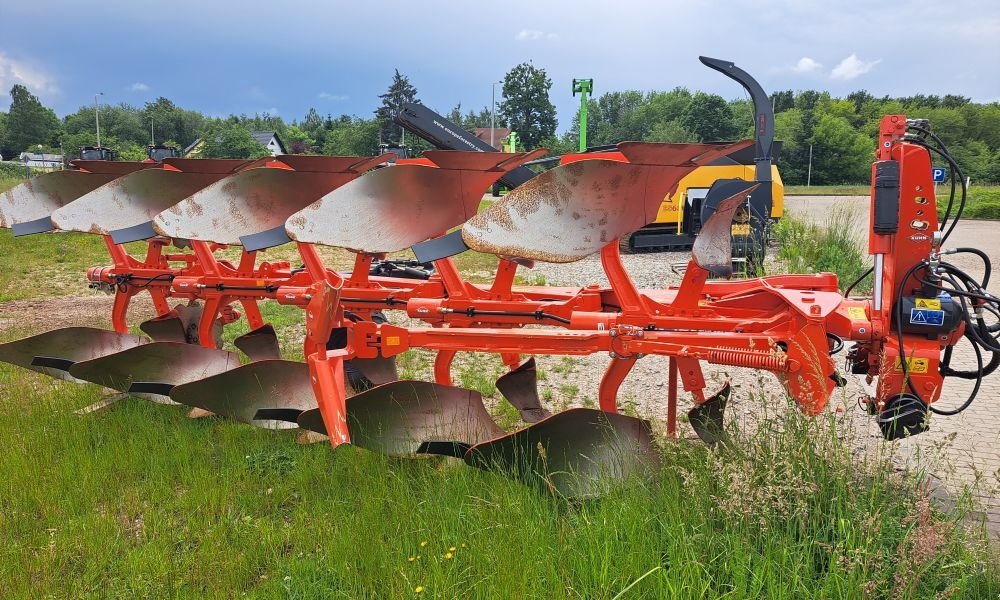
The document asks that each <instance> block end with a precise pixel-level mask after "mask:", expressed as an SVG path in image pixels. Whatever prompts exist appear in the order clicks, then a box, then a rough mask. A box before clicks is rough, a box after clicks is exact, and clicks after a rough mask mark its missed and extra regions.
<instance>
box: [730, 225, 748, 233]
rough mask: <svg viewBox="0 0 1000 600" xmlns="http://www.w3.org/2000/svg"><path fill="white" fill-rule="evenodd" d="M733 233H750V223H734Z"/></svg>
mask: <svg viewBox="0 0 1000 600" xmlns="http://www.w3.org/2000/svg"><path fill="white" fill-rule="evenodd" d="M732 235H750V224H749V223H733V229H732Z"/></svg>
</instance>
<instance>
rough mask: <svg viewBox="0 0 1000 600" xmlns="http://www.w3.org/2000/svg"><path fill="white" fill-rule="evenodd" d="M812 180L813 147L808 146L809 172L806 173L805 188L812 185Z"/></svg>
mask: <svg viewBox="0 0 1000 600" xmlns="http://www.w3.org/2000/svg"><path fill="white" fill-rule="evenodd" d="M812 180H813V145H812V144H809V170H808V171H807V172H806V187H809V186H811V185H812Z"/></svg>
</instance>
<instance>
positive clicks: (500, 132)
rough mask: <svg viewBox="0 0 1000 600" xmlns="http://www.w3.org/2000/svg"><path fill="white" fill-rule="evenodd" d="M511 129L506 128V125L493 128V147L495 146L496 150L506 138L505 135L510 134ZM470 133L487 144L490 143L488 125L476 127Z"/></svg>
mask: <svg viewBox="0 0 1000 600" xmlns="http://www.w3.org/2000/svg"><path fill="white" fill-rule="evenodd" d="M511 131H513V130H512V129H508V128H506V127H494V128H493V147H494V148H496V149H497V150H500V149H501V146H502V145H503V141H504V140H505V139H507V136H508V135H510V132H511ZM472 135H474V136H476V137H477V138H479V139H481V140H483V141H484V142H486V143H487V144H489V143H490V128H489V127H476V128H475V129H473V130H472Z"/></svg>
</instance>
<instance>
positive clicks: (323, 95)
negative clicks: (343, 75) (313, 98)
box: [318, 92, 351, 102]
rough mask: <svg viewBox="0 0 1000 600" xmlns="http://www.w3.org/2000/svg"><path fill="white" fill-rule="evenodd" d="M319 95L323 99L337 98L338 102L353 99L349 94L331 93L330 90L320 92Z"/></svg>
mask: <svg viewBox="0 0 1000 600" xmlns="http://www.w3.org/2000/svg"><path fill="white" fill-rule="evenodd" d="M318 96H319V98H320V99H321V100H335V101H337V102H340V101H342V100H350V99H351V97H350V96H348V95H347V94H331V93H330V92H320V93H319V94H318Z"/></svg>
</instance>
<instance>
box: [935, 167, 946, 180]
mask: <svg viewBox="0 0 1000 600" xmlns="http://www.w3.org/2000/svg"><path fill="white" fill-rule="evenodd" d="M947 174H948V171H947V169H945V168H944V167H931V176H932V177H933V178H934V183H944V179H945V177H946V176H947Z"/></svg>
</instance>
